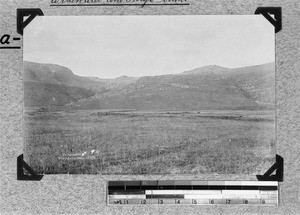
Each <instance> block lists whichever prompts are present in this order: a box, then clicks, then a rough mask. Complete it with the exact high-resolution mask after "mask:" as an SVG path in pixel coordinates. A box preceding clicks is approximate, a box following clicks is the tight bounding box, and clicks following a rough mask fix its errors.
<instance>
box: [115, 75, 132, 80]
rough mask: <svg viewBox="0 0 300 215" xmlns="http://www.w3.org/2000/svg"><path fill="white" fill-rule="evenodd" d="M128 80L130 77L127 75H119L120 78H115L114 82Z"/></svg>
mask: <svg viewBox="0 0 300 215" xmlns="http://www.w3.org/2000/svg"><path fill="white" fill-rule="evenodd" d="M129 78H131V77H129V76H127V75H121V76H119V77H117V78H115V79H116V80H124V79H129Z"/></svg>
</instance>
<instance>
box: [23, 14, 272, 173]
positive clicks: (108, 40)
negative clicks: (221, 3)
mask: <svg viewBox="0 0 300 215" xmlns="http://www.w3.org/2000/svg"><path fill="white" fill-rule="evenodd" d="M274 37H275V33H274V27H273V26H272V25H271V24H270V23H269V22H268V21H267V20H266V19H265V18H264V17H263V16H261V15H238V16H237V15H234V16H233V15H229V16H228V15H227V16H225V15H217V16H203V15H202V16H200V15H199V16H173V15H172V16H65V17H64V16H51V17H50V16H37V17H36V18H34V20H33V21H32V22H31V23H30V24H29V25H28V26H27V27H26V28H25V29H24V55H23V56H24V113H23V118H24V159H25V160H26V162H28V164H29V165H30V166H31V167H32V168H33V169H34V170H35V171H36V172H37V173H41V174H68V173H69V174H122V175H124V174H130V175H141V174H154V175H155V174H188V175H201V174H224V175H227V174H236V175H241V174H252V175H255V174H263V173H264V172H265V171H266V170H267V169H268V168H269V167H270V166H271V165H272V164H273V163H274V160H275V159H274V158H275V153H276V148H275V146H276V134H275V47H274V46H275V38H274Z"/></svg>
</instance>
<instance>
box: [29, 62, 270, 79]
mask: <svg viewBox="0 0 300 215" xmlns="http://www.w3.org/2000/svg"><path fill="white" fill-rule="evenodd" d="M23 62H30V63H37V64H48V65H56V66H61V67H65V68H67V69H69V70H71V72H72V73H73V74H74V75H76V76H80V77H86V78H99V79H116V78H120V77H122V76H126V77H129V78H141V77H153V76H163V75H179V74H183V73H185V72H189V71H191V70H194V69H199V68H203V67H209V66H215V67H221V68H224V69H238V68H246V67H251V66H261V65H265V64H271V63H274V64H275V61H270V62H266V63H260V64H253V65H247V66H239V67H225V66H221V65H218V64H207V65H204V66H199V67H194V68H191V69H187V70H184V71H183V72H180V73H166V74H160V75H143V76H128V75H125V74H122V75H120V76H117V77H115V78H103V77H98V76H82V75H77V74H75V73H74V72H73V70H72V69H70V68H69V67H67V66H63V65H60V64H56V63H41V62H35V61H30V60H23ZM23 67H24V64H23Z"/></svg>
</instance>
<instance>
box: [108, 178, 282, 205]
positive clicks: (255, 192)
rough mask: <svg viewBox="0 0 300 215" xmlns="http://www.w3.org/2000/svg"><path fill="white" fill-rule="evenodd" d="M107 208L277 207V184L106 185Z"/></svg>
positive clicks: (180, 183)
mask: <svg viewBox="0 0 300 215" xmlns="http://www.w3.org/2000/svg"><path fill="white" fill-rule="evenodd" d="M107 203H108V205H127V204H176V205H224V204H226V205H230V204H242V205H272V206H277V205H278V182H277V181H183V180H178V181H174V180H163V181H108V184H107Z"/></svg>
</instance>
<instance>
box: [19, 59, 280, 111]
mask: <svg viewBox="0 0 300 215" xmlns="http://www.w3.org/2000/svg"><path fill="white" fill-rule="evenodd" d="M24 65H25V66H24V68H25V78H24V79H25V106H26V105H29V103H30V104H43V103H45V102H40V101H39V100H40V99H44V100H45V98H48V97H49V99H51V96H50V95H51V94H53V93H54V92H52V91H51V90H50V91H51V92H50V91H49V92H48V91H43V92H46V94H49V96H48V95H47V96H48V97H45V96H43V97H42V98H39V96H38V93H36V95H37V96H35V98H36V99H35V98H33V97H32V96H31V97H30V95H32V94H34V93H35V90H37V92H38V89H39V88H40V87H38V85H37V84H35V87H32V85H34V84H33V83H39V84H45V83H47V84H53V85H58V86H61V88H59V91H55V93H54V95H56V96H55V97H54V98H56V97H58V96H57V95H58V94H62V95H65V96H66V98H64V99H62V98H58V99H59V100H65V102H57V103H55V104H54V103H51V105H54V106H56V105H57V106H65V107H66V108H68V109H69V108H71V109H139V110H201V109H202V110H203V109H206V110H207V109H269V108H274V97H275V96H274V92H275V86H274V84H275V77H274V76H275V66H274V63H268V64H262V65H256V66H250V67H242V68H234V69H231V68H224V67H220V66H217V65H210V66H205V67H199V68H195V69H192V70H189V71H185V72H183V73H179V74H170V75H160V76H144V77H139V78H135V77H128V76H121V77H118V78H115V79H100V78H93V77H80V76H76V75H74V74H73V73H72V72H71V70H69V69H67V68H65V67H61V66H58V65H51V64H45V65H44V64H36V63H32V62H26V63H25V64H24ZM62 86H67V87H80V89H85V90H88V91H82V90H79V91H76V90H75V89H73V90H71V91H70V90H69V91H68V88H63V87H62ZM30 87H31V88H30ZM35 88H36V89H35ZM28 89H30V91H29V90H28ZM47 89H48V88H47ZM66 91H67V92H69V93H66ZM26 92H30V93H26ZM70 92H72V93H70ZM77 93H78V94H79V95H77ZM27 94H28V95H27ZM28 97H30V98H31V99H30V100H29V99H28ZM26 100H28V101H30V102H26ZM35 100H37V101H35Z"/></svg>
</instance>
